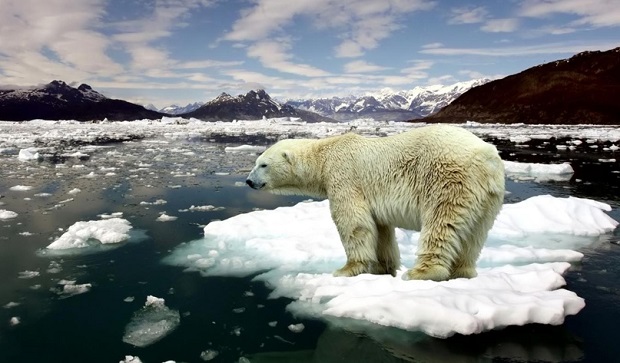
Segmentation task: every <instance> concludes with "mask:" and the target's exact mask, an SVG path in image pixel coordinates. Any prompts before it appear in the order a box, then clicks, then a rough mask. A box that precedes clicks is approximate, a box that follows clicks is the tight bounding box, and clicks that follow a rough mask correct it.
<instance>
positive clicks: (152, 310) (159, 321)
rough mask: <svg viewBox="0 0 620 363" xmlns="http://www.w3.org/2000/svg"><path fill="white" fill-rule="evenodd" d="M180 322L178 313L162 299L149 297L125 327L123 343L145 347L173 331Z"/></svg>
mask: <svg viewBox="0 0 620 363" xmlns="http://www.w3.org/2000/svg"><path fill="white" fill-rule="evenodd" d="M180 321H181V315H180V314H179V312H178V311H176V310H172V309H170V308H168V307H167V306H166V302H165V300H164V299H161V298H158V297H155V296H151V295H149V296H147V298H146V303H144V307H143V308H142V309H140V310H139V311H137V312H136V313H135V314H134V315H133V317H132V318H131V321H130V322H129V324H127V327H125V335H123V341H124V342H125V343H128V344H131V345H135V346H136V347H146V346H148V345H151V344H153V343H156V342H157V341H158V340H160V339H162V338H164V337H165V336H166V335H168V334H170V333H171V332H172V331H174V329H176V328H177V326H178V325H179V323H180Z"/></svg>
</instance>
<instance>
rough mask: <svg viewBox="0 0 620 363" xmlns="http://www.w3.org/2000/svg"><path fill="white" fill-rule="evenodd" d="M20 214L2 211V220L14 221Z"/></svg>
mask: <svg viewBox="0 0 620 363" xmlns="http://www.w3.org/2000/svg"><path fill="white" fill-rule="evenodd" d="M17 216H18V214H17V213H15V212H13V211H10V210H6V209H0V220H3V219H13V218H15V217H17Z"/></svg>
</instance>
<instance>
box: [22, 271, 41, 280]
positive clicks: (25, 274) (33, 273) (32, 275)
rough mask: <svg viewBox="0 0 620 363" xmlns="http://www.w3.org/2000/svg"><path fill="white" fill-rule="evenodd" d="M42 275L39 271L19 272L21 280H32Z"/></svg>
mask: <svg viewBox="0 0 620 363" xmlns="http://www.w3.org/2000/svg"><path fill="white" fill-rule="evenodd" d="M39 275H41V273H40V272H39V271H29V270H26V271H21V272H19V275H18V276H17V277H19V278H20V279H32V278H35V277H37V276H39Z"/></svg>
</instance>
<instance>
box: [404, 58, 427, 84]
mask: <svg viewBox="0 0 620 363" xmlns="http://www.w3.org/2000/svg"><path fill="white" fill-rule="evenodd" d="M410 63H412V66H410V67H407V68H403V69H401V71H400V72H401V73H402V74H403V75H404V76H405V78H406V79H408V80H409V82H411V81H412V80H419V79H425V78H428V73H427V72H426V71H427V70H429V69H431V68H432V67H433V65H434V64H435V63H434V62H432V61H428V60H414V61H411V62H410Z"/></svg>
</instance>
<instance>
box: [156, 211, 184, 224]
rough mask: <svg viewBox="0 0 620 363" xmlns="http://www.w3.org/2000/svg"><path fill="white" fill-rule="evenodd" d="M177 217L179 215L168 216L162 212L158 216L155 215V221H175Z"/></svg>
mask: <svg viewBox="0 0 620 363" xmlns="http://www.w3.org/2000/svg"><path fill="white" fill-rule="evenodd" d="M177 218H179V217H175V216H169V215H167V214H166V213H162V214H161V215H160V216H159V217H157V219H156V221H157V222H170V221H175V220H176V219H177Z"/></svg>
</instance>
